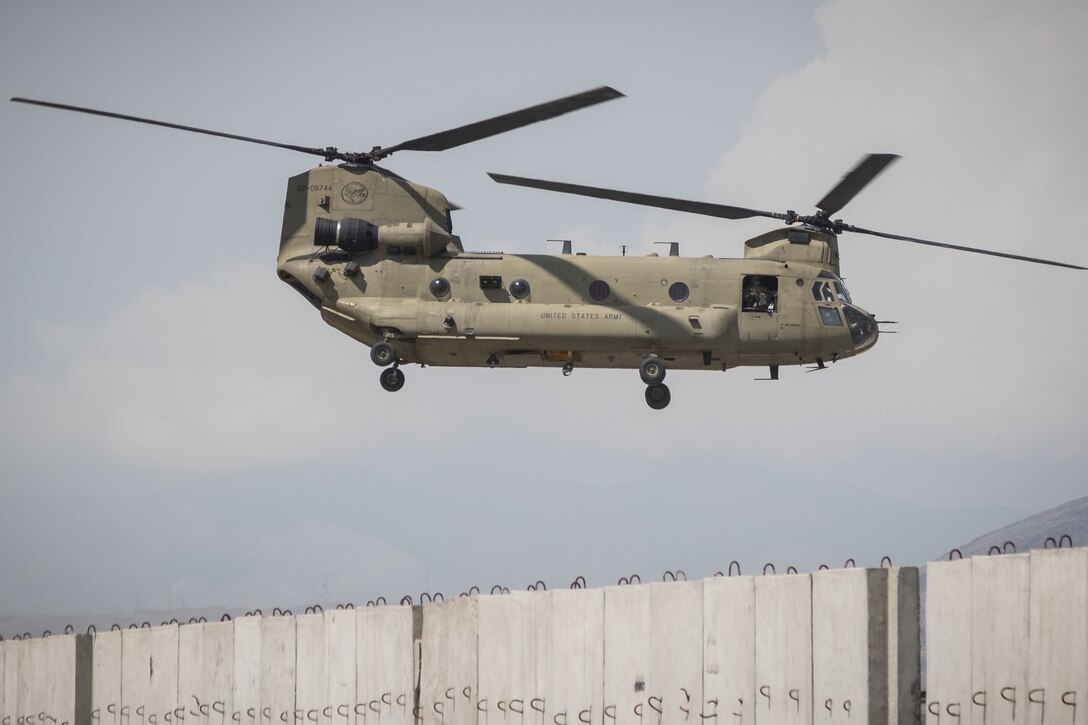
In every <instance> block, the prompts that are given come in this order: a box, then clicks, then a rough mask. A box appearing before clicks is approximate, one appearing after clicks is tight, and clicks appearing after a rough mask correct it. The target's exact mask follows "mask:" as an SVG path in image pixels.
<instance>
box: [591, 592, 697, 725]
mask: <svg viewBox="0 0 1088 725" xmlns="http://www.w3.org/2000/svg"><path fill="white" fill-rule="evenodd" d="M702 618H703V583H702V582H700V581H695V582H678V583H669V584H665V583H656V584H648V585H645V586H616V587H608V588H607V589H605V590H604V707H605V710H604V725H628V724H629V723H632V722H633V723H637V724H638V725H662V724H663V723H667V724H668V725H673V724H675V723H691V722H697V721H698V714H699V712H700V711H701V706H702V704H703V677H702V674H703V642H702V629H703V628H702ZM632 716H633V717H634V719H633V720H632V719H631V718H632Z"/></svg>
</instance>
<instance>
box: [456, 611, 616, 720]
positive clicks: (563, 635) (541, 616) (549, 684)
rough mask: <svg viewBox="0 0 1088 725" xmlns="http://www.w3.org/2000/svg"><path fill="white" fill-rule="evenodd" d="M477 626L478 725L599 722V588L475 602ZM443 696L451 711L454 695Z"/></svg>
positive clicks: (601, 652) (601, 653)
mask: <svg viewBox="0 0 1088 725" xmlns="http://www.w3.org/2000/svg"><path fill="white" fill-rule="evenodd" d="M479 623H480V624H479V626H480V630H479V678H480V698H481V700H482V701H483V702H484V703H485V705H484V706H485V707H486V709H485V710H484V712H483V713H482V714H483V720H484V721H486V722H488V723H491V722H495V723H500V724H501V725H567V724H569V725H578V724H579V723H581V724H582V725H591V724H593V725H599V724H600V723H601V722H602V721H603V717H604V714H603V688H602V681H603V659H604V649H603V647H604V596H603V594H602V593H601V592H600V591H595V592H589V591H585V590H560V591H555V592H544V591H541V592H515V593H513V594H509V595H501V596H485V597H480V600H479ZM449 694H450V695H451V701H450V702H448V703H447V704H446V708H449V707H456V706H457V704H456V699H457V698H456V693H449ZM446 708H443V709H446Z"/></svg>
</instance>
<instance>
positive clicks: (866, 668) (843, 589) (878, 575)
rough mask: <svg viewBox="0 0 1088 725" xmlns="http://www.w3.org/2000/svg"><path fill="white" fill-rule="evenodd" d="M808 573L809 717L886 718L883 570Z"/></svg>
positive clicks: (878, 720)
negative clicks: (809, 574) (810, 663)
mask: <svg viewBox="0 0 1088 725" xmlns="http://www.w3.org/2000/svg"><path fill="white" fill-rule="evenodd" d="M811 576H812V698H813V702H812V707H813V711H814V718H816V719H817V720H819V721H820V722H826V723H842V724H843V725H845V724H846V723H849V722H851V721H852V719H857V718H862V719H863V720H864V722H867V723H872V724H873V725H877V724H878V723H886V722H888V620H887V617H888V570H886V569H837V570H830V571H818V572H815V573H813V574H812V575H811Z"/></svg>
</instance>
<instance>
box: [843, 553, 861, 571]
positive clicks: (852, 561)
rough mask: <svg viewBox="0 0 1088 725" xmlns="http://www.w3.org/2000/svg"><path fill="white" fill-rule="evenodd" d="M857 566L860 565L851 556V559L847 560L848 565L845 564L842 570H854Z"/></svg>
mask: <svg viewBox="0 0 1088 725" xmlns="http://www.w3.org/2000/svg"><path fill="white" fill-rule="evenodd" d="M857 565H858V564H857V562H856V561H854V557H852V556H851V557H850V558H849V559H847V560H846V563H844V564H843V565H842V568H843V569H852V568H854V567H856V566H857Z"/></svg>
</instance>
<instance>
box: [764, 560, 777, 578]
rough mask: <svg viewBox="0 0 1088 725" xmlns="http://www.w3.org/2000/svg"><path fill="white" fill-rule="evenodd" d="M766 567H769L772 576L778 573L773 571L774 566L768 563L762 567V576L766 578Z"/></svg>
mask: <svg viewBox="0 0 1088 725" xmlns="http://www.w3.org/2000/svg"><path fill="white" fill-rule="evenodd" d="M767 567H770V569H771V573H772V574H777V573H778V572H777V571H775V568H774V564H772V563H771V562H769V561H768V562H767V563H766V564H764V565H763V576H767Z"/></svg>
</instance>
